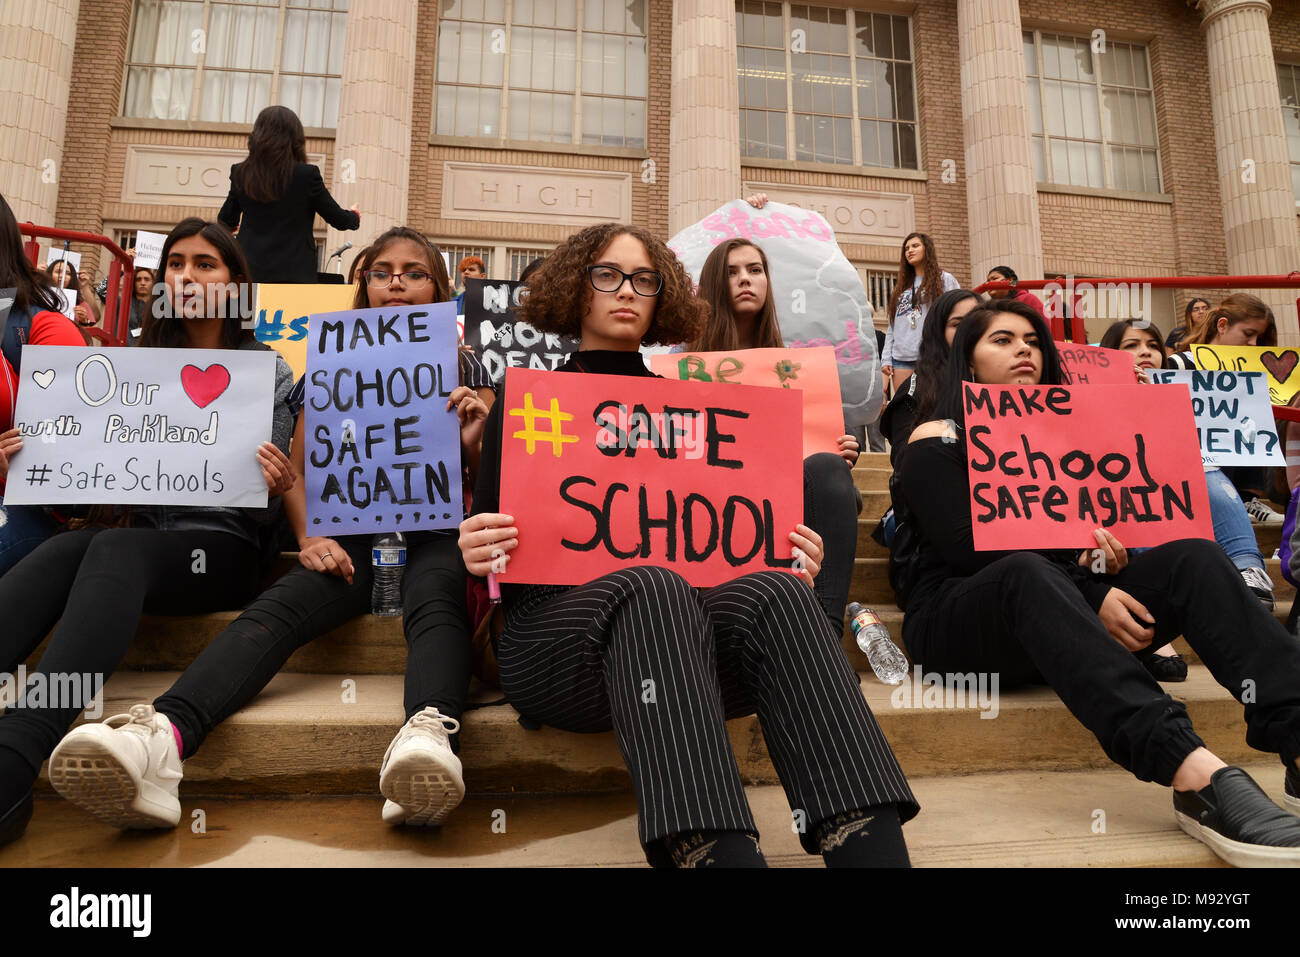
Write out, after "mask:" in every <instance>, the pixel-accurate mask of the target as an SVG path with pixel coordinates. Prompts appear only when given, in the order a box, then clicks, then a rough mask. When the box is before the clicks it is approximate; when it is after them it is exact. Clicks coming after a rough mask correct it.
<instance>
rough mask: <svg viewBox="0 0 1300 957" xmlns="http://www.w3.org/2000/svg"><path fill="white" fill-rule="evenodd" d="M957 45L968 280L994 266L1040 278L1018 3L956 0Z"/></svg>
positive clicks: (1035, 190) (1035, 188)
mask: <svg viewBox="0 0 1300 957" xmlns="http://www.w3.org/2000/svg"><path fill="white" fill-rule="evenodd" d="M957 46H958V57H959V59H960V62H961V100H962V116H963V124H962V132H963V137H964V141H965V146H966V169H965V182H966V208H967V215H968V218H969V221H970V258H971V282H972V283H974V284H975V285H979V284H980V283H981V282H983V281H984V277H985V276H986V275H988V271H989V269H991V268H992V267H993V266H996V265H999V264H1006V265H1008V266H1010V267H1011V268H1012V269H1014V270H1015V271H1016V274H1017V275H1018V276H1020V277H1021V278H1022V279H1041V278H1042V276H1043V236H1042V228H1041V227H1040V225H1039V220H1038V186H1037V180H1036V178H1035V176H1034V156H1033V144H1032V141H1031V139H1030V135H1029V105H1028V99H1027V96H1026V94H1025V62H1024V53H1023V43H1022V40H1021V27H1020V5H1019V4H1018V3H1017V2H1016V0H957ZM931 165H932V166H933V163H931ZM931 186H932V188H933V183H932V184H931Z"/></svg>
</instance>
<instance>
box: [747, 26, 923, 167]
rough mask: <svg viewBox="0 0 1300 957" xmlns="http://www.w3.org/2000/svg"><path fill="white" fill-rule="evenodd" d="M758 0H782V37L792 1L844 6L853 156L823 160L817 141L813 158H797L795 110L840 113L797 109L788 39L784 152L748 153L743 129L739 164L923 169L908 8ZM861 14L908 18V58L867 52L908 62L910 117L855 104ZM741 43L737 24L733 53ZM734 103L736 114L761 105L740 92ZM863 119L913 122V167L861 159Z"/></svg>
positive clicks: (787, 33) (788, 28)
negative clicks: (866, 111)
mask: <svg viewBox="0 0 1300 957" xmlns="http://www.w3.org/2000/svg"><path fill="white" fill-rule="evenodd" d="M735 2H736V4H737V5H738V6H740V5H743V0H735ZM760 2H764V3H778V2H779V3H780V6H781V35H782V36H783V37H786V38H789V37H790V36H791V31H792V30H793V29H794V28H793V26H792V14H791V7H792V6H800V7H809V8H815V9H820V10H843V11H844V14H845V22H844V30H845V36H846V37H847V39H848V53H847V57H848V61H849V94H850V110H851V115H850V116H849V129H850V137H851V140H852V145H853V158H852V161H851V162H848V163H841V162H838V161H835V160H831V161H826V160H821V159H817V154H816V148H815V147H814V148H813V158H812V159H807V160H801V159H797V158H796V155H795V154H796V153H797V149H798V147H797V144H796V136H797V133H796V124H795V115H796V113H798V114H799V115H801V116H802V115H807V116H812V117H814V118H815V117H819V116H827V117H831V118H835V117H838V116H839V114H836V113H818V112H816V111H815V110H796V109H795V105H794V51H793V50H791V44H790V43H788V42H787V43H783V44H782V48H783V50H784V53H785V110H784V113H785V142H786V149H785V154H786V155H785V156H784V157H769V156H756V155H755V156H751V155H748V154H746V153H745V151H744V144H745V137H744V135H743V132H742V133H741V135H740V136H739V137H738V139H739V141H740V149H741V152H740V162H741V165H742V166H743V165H749V164H751V163H760V164H766V163H788V164H795V165H796V166H797V167H798V168H803V167H805V166H807V165H810V164H815V165H817V166H818V167H821V168H823V169H836V170H845V169H855V168H857V169H866V170H873V171H874V170H881V171H887V172H888V173H903V174H916V173H924V170H925V157H924V155H923V152H922V146H921V112H920V109H919V108H918V104H917V82H916V32H915V25H914V24H913V22H912V21H913V17H912V14H911V13H900V12H898V11H896V10H872V9H858V8H857V7H853V6H839V5H830V6H826V5H823V4H818V3H816V2H815V0H809V2H799V3H792V0H760ZM736 12H737V16H739V14H740V13H741V12H742V11H739V10H738V11H736ZM859 14H862V15H865V16H868V17H870V16H873V15H880V16H887V17H890V18H891V19H892V18H893V17H899V18H901V19H903V20H904V21H906V23H907V43H908V52H909V59H907V60H900V59H898V58H896V57H888V58H881V57H875V56H873V57H871V58H870V59H871V60H873V61H878V62H883V63H904V62H905V63H907V65H908V67H909V68H910V69H911V71H912V83H911V87H912V119H911V120H902V119H899V118H897V117H893V118H890V117H877V116H862V115H861V114H860V112H859V110H858V90H859V88H858V60H859V55H858V52H857V49H856V47H855V43H856V40H857V17H858V15H859ZM737 23H738V24H739V21H737ZM830 26H831V28H835V27H837V26H838V24H836V25H830ZM740 47H741V43H740V35H739V30H738V31H737V35H736V49H737V53H739V50H740ZM747 48H748V47H747ZM753 49H764V50H766V49H771V48H770V47H754V48H753ZM829 55H831V56H841V55H844V54H837V53H833V54H829ZM737 59H739V57H738V58H737ZM737 79H738V81H740V80H743V79H744V77H743V76H742V75H741V74H740V70H739V63H738V64H737ZM738 92H739V91H738ZM737 104H738V109H737V112H738V114H741V113H743V112H744V111H745V110H759V108H757V107H752V106H751V107H746V106H745V104H744V102H743V98H741V97H739V96H738V98H737ZM759 111H760V112H763V113H774V112H777V111H775V110H769V109H766V108H762V109H761V110H759ZM864 120H866V121H871V122H877V123H888V124H889V125H890V126H891V127H892V128H894V129H899V128H901V127H902V126H911V127H912V137H913V139H914V141H915V147H914V148H915V153H916V166H915V167H907V166H901V165H900V166H876V165H874V164H870V163H864V162H863V156H862V123H863V121H864ZM740 121H741V116H740V115H738V116H737V123H740ZM900 135H901V134H900ZM900 146H901V141H900ZM769 152H770V150H769Z"/></svg>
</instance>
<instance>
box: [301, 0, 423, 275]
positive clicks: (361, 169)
mask: <svg viewBox="0 0 1300 957" xmlns="http://www.w3.org/2000/svg"><path fill="white" fill-rule="evenodd" d="M418 13H419V4H417V3H416V2H415V0H352V2H351V4H349V7H348V27H347V39H346V41H345V43H344V47H343V77H342V82H341V84H340V90H339V120H338V129H337V131H336V133H335V137H334V178H333V182H332V185H331V187H330V191H331V192H332V193H333V194H334V198H335V199H336V200H337V201H338V204H339V205H340V206H342V207H344V208H345V209H346V208H347V207H349V206H351V205H352V204H353V203H356V204H358V205H359V206H360V207H361V228H360V229H359V230H356V231H353V232H340V231H338V230H336V229H333V228H331V229H330V230H329V232H328V234H327V235H326V238H325V247H326V255H329V253H331V252H333V251H334V250H335V249H337V248H338V247H339V246H341V245H343V243H344V242H347V241H351V243H352V247H353V248H352V250H350V251H349V252H348V253H347V254H345V255H344V257H343V262H344V264H345V265H346V264H348V263H351V261H352V256H353V255H355V252H356V251H357V250H360V249H361V248H362V247H364V246H365V245H366V244H367V243H369V242H370V241H371V240H372V239H374V238H375V237H376V236H378V235H379V234H380V233H381V232H383V231H384V230H385V229H388V228H389V227H390V226H398V225H402V224H404V223H405V222H406V211H407V192H408V190H409V188H410V175H411V122H412V120H411V104H412V102H413V99H414V92H415V35H416V30H417V29H418V26H419V24H418V19H419V18H418V16H417V14H418ZM425 122H426V123H427V122H428V118H427V117H425Z"/></svg>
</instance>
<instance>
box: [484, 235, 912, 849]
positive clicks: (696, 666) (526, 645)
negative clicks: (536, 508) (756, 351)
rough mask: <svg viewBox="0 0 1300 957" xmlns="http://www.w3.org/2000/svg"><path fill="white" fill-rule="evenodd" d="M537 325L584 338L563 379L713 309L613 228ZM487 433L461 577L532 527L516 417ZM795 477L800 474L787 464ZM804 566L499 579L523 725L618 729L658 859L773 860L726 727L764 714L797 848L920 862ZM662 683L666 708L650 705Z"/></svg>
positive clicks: (637, 368) (556, 292)
mask: <svg viewBox="0 0 1300 957" xmlns="http://www.w3.org/2000/svg"><path fill="white" fill-rule="evenodd" d="M529 288H530V289H531V290H532V291H531V292H530V294H529V296H528V298H527V300H525V304H524V306H523V319H524V321H526V322H528V323H529V324H531V325H532V326H533V327H535V328H536V329H538V330H540V331H542V332H550V333H557V334H560V335H568V336H574V337H577V338H578V339H579V343H580V344H579V347H578V351H577V352H575V353H574V354H573V355H572V356H571V357H570V358H569V361H568V362H566V363H565V364H564V365H563V366H561V367H560V370H559V371H561V372H564V373H568V374H573V375H582V374H584V373H589V374H604V375H628V376H650V375H651V373H650V372H649V371H648V370H647V369H646V367H645V363H644V362H643V361H642V359H641V355H640V353H639V352H638V349H639V348H640V346H641V345H642V344H647V345H650V344H656V343H675V342H689V341H692V340H693V339H694V338H695V336H696V334H697V333H698V332H699V331H700V327H701V325H702V324H703V321H704V318H705V317H704V313H705V310H706V308H707V307H706V306H705V305H704V304H703V303H702V302H701V301H700V300H698V299H696V298H695V297H694V295H693V294H692V290H691V283H690V280H689V278H688V277H687V275H686V272H685V270H684V269H683V268H682V266H681V264H680V263H679V262H678V261H677V260H676V258H675V257H674V256H673V254H672V253H671V252H670V251H669V250H668V248H667V247H666V246H665V245H664V244H663V243H662V242H661V241H660V240H658V239H656V238H655V237H654V236H652V235H651V234H650V233H648V232H646V231H645V230H643V229H639V228H637V227H634V226H626V225H621V224H618V223H606V224H603V225H599V226H591V227H588V228H587V229H584V230H582V231H581V232H579V233H577V234H575V235H574V236H572V237H570V238H569V239H568V240H567V241H566V242H565V243H563V244H562V245H561V246H560V247H559V248H558V249H557V250H556V251H555V252H554V253H552V254H551V255H550V256H548V257H547V258H546V260H545V261H544V262H543V263H542V265H541V267H540V268H539V269H538V271H537V272H536V273H535V274H534V275H533V276H532V277H531V279H530V281H529ZM500 406H501V403H498V404H497V406H495V407H494V408H493V410H492V412H491V414H490V415H489V417H488V423H487V426H486V428H485V431H484V440H483V457H482V464H481V466H480V469H479V481H478V487H477V489H476V490H475V494H474V508H473V514H472V515H471V516H470V518H468V519H467V520H466V521H465V522H464V523H462V524H461V528H460V531H461V535H460V547H461V554H462V557H463V559H464V562H465V567H466V568H468V569H469V571H470V573H471V574H473V575H478V576H484V575H486V574H487V573H488V572H489V571H491V570H492V568H493V563H494V561H500V562H505V563H508V562H509V560H510V552H511V551H513V550H514V549H515V548H516V547H517V546H518V544H519V535H520V528H519V525H520V524H522V525H523V526H524V527H525V534H526V525H527V516H526V515H525V516H520V518H521V519H522V522H520V523H519V524H517V523H516V520H515V516H512V515H505V514H501V513H500V512H498V511H497V509H498V507H499V502H500V492H501V480H502V476H501V441H502V413H501V410H500ZM789 465H790V467H791V468H796V467H797V466H798V463H796V462H791V463H789ZM790 541H791V543H792V544H793V545H794V551H795V554H796V555H797V556H800V557H801V558H802V563H801V564H802V565H803V568H802V570H801V572H800V574H799V575H798V576H796V575H792V574H790V573H788V572H783V571H769V572H760V573H757V574H751V575H745V576H742V577H740V578H737V579H736V580H734V581H731V582H728V583H726V584H724V585H720V586H717V587H715V588H706V589H696V588H692V587H691V586H690V585H689V584H688V583H687V582H686V580H685V579H684V578H682V577H681V576H680V575H678V574H676V573H674V572H672V571H669V570H668V569H665V568H659V567H653V566H646V565H636V566H632V565H630V566H628V567H626V568H622V569H620V570H619V571H616V572H612V573H610V574H607V575H602V576H601V577H600V578H597V579H595V580H594V581H590V582H586V583H585V584H581V585H577V586H555V585H546V586H540V585H528V584H508V585H504V586H503V587H502V599H503V602H504V606H505V608H504V610H505V628H504V631H503V632H502V633H501V634H500V635H499V637H498V638H497V639H496V655H497V662H498V665H499V668H500V676H501V687H502V689H503V690H504V691H505V692H506V694H507V695H508V697H509V699H510V701H511V703H512V704H513V705H514V706H515V708H516V709H517V710H518V711H519V712H520V714H521V715H523V716H524V717H525V718H527V719H530V720H532V721H534V722H539V723H545V724H550V725H552V726H554V727H557V728H561V729H564V730H568V731H577V732H597V731H608V730H610V729H611V728H612V729H613V731H614V734H615V736H616V737H617V739H618V744H619V748H620V750H621V751H622V754H623V757H624V760H625V761H626V763H627V768H628V771H629V773H630V774H631V775H632V786H633V789H634V790H635V792H636V796H637V808H638V812H639V814H638V818H639V837H640V840H641V844H642V847H643V848H644V849H645V854H646V857H647V859H648V860H649V861H650V863H651V864H653V865H656V866H678V867H692V866H740V867H743V866H750V867H762V866H764V859H763V856H762V853H761V852H760V851H759V848H758V841H757V831H756V828H755V826H754V820H753V817H752V815H751V814H750V810H749V805H748V803H747V801H746V799H745V791H744V787H743V786H742V784H741V780H740V774H739V772H738V770H737V767H736V760H735V756H734V754H733V753H732V750H731V744H730V741H729V740H728V737H727V728H726V723H725V720H726V719H727V718H733V717H739V716H740V715H746V714H753V713H755V712H757V714H758V716H759V721H760V722H761V724H762V726H763V731H764V736H765V738H766V740H767V745H768V748H769V750H770V752H771V754H772V761H773V763H774V764H775V765H776V768H777V771H778V773H779V775H780V777H781V781H782V783H783V784H784V786H785V789H786V795H787V797H788V798H789V800H790V806H791V807H792V808H796V809H799V811H801V812H802V815H801V817H802V818H803V819H805V820H806V821H807V824H808V826H807V828H806V829H805V830H804V831H803V833H802V837H801V841H802V843H803V846H804V848H805V849H806V850H807V851H808V852H809V853H819V852H820V853H821V854H822V855H823V857H824V858H825V860H826V863H827V864H828V865H829V866H863V865H876V866H883V865H898V866H906V865H907V863H908V857H907V847H906V844H905V843H904V841H903V833H902V827H901V825H902V822H904V821H906V820H908V819H910V818H911V817H913V816H914V815H915V814H916V813H917V811H918V810H919V807H918V805H917V803H916V799H915V798H914V797H913V796H912V792H911V790H910V789H909V788H908V786H907V781H906V780H905V778H904V777H903V773H902V771H901V770H900V769H899V767H898V764H897V762H896V761H895V760H894V756H893V754H892V752H891V751H890V750H889V746H888V745H887V744H886V743H885V740H884V736H883V735H882V734H881V732H880V728H879V726H878V725H877V724H876V721H875V718H874V717H873V716H872V714H871V711H870V709H869V708H868V707H867V705H866V702H865V701H864V700H863V697H862V692H861V691H860V690H859V689H858V679H857V675H856V674H855V673H854V672H853V669H852V668H851V667H850V666H849V663H848V661H847V659H846V658H845V657H844V652H843V651H842V650H841V649H840V646H839V642H838V641H837V640H836V639H835V638H834V637H833V636H832V635H831V634H830V633H829V632H828V631H827V629H826V626H825V620H824V618H823V616H822V610H821V607H820V605H819V604H818V601H817V599H816V597H815V595H814V594H813V590H812V587H811V586H812V584H813V581H814V580H815V578H816V575H817V572H818V569H819V564H820V561H821V554H822V545H821V539H820V538H819V537H818V535H817V534H816V533H815V532H813V531H812V530H811V529H810V528H808V527H806V526H804V525H797V526H795V530H794V531H793V532H792V533H791V534H790ZM647 680H650V681H653V682H654V688H655V695H656V703H655V704H653V705H646V704H644V703H643V702H642V694H643V688H644V687H645V685H644V682H646V681H647Z"/></svg>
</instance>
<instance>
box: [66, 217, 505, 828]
mask: <svg viewBox="0 0 1300 957" xmlns="http://www.w3.org/2000/svg"><path fill="white" fill-rule="evenodd" d="M360 269H361V271H362V273H363V275H364V277H365V282H364V283H363V284H362V285H360V286H358V287H357V294H356V299H355V300H354V302H353V304H352V305H353V308H356V309H366V308H370V307H372V306H402V305H420V304H423V303H434V302H446V301H447V300H449V299H450V298H451V287H450V284H449V283H448V281H447V273H446V269H445V267H444V265H443V261H442V256H441V255H440V254H439V253H438V251H437V250H436V249H435V248H434V246H433V245H432V244H431V243H430V242H429V241H428V240H427V239H425V238H424V236H423V235H421V234H420V233H418V232H415V231H414V230H411V229H407V228H405V227H401V226H399V227H396V228H394V229H390V230H389V231H388V232H386V233H384V234H383V235H382V236H380V237H379V238H378V239H377V240H375V242H374V244H373V245H371V246H370V247H369V248H367V250H366V251H365V253H364V254H363V258H362V261H361V264H360ZM412 361H414V359H412ZM459 366H460V370H459V371H460V382H461V384H460V387H459V388H457V389H455V390H454V391H453V392H452V393H451V396H450V397H449V399H448V401H447V410H448V411H449V412H450V411H451V410H452V409H453V408H454V409H455V410H456V414H457V416H459V418H460V440H461V455H462V458H463V461H464V465H465V468H466V470H467V478H468V481H469V482H470V483H471V484H472V483H473V480H474V476H475V474H476V470H477V467H478V453H479V443H480V439H481V436H482V433H483V423H484V421H485V420H486V418H487V414H488V406H489V405H490V404H491V403H492V401H493V399H494V397H495V393H494V392H493V391H492V383H491V378H490V377H489V376H488V374H487V370H486V369H484V368H483V365H482V364H481V363H480V362H479V361H478V359H476V358H475V357H474V356H473V354H472V353H470V352H468V351H467V350H464V349H462V350H461V351H460V355H459ZM289 402H290V405H291V407H292V411H293V414H294V415H295V416H297V425H296V427H295V429H294V433H293V446H292V462H293V471H294V474H295V476H296V478H297V481H295V482H294V484H293V487H292V488H291V489H290V491H289V492H288V493H286V494H285V497H284V498H285V508H286V511H287V512H288V515H289V520H290V523H291V524H292V526H293V530H294V534H295V535H296V536H297V538H298V545H299V552H298V560H299V562H300V563H301V567H299V568H295V569H294V570H293V571H291V572H289V573H288V574H287V575H285V576H284V577H283V578H281V579H280V580H279V581H278V582H276V583H275V584H274V585H272V586H271V587H270V588H269V589H268V590H267V591H266V592H264V593H263V594H262V596H261V597H260V598H258V599H257V600H256V601H254V602H253V603H252V604H251V605H249V606H248V608H247V609H246V610H245V611H244V613H243V614H242V615H240V616H239V618H238V619H237V620H236V621H234V622H233V623H232V624H231V625H230V626H229V627H228V628H226V630H225V631H223V632H222V633H221V634H220V635H218V636H217V637H216V638H215V639H213V641H212V643H211V644H209V645H208V646H207V648H205V649H204V650H203V652H202V654H200V655H199V656H198V657H197V658H196V659H194V662H193V663H192V664H191V665H190V666H189V668H187V669H186V670H185V673H184V674H182V675H181V677H180V678H179V679H178V680H177V681H176V683H175V684H174V685H172V687H171V689H170V690H169V691H167V692H166V693H165V694H163V695H162V696H161V697H160V698H158V699H157V700H156V701H154V703H153V705H152V706H150V705H147V704H138V705H135V706H134V707H133V708H131V711H130V714H129V715H122V716H119V717H118V718H110V719H109V720H108V721H107V722H105V723H103V724H90V725H83V726H82V727H80V728H77V729H75V730H74V731H73V732H72V733H71V734H69V735H67V736H66V737H65V738H64V739H63V742H62V743H61V744H60V745H59V748H58V750H57V751H55V754H54V757H53V758H52V759H51V768H52V774H53V780H54V781H55V786H56V789H57V790H58V791H59V793H60V794H62V795H63V796H64V797H66V798H68V799H69V800H71V801H73V802H74V803H76V804H79V805H81V806H82V807H84V808H86V810H88V811H91V812H92V813H94V814H96V815H97V816H99V817H101V818H103V819H104V820H105V821H107V822H108V823H110V824H113V825H115V826H117V827H131V828H156V827H174V826H175V825H176V822H177V821H178V820H179V819H180V802H179V801H178V800H177V785H178V784H179V783H180V779H181V769H180V762H181V759H182V758H184V759H188V758H189V757H190V756H191V755H193V754H194V752H195V751H197V750H198V747H199V745H200V744H202V742H203V740H204V738H205V737H206V736H207V735H208V733H209V732H211V731H212V729H213V728H215V727H216V726H217V725H218V724H220V723H221V722H222V721H224V720H225V719H226V718H228V717H229V716H230V715H232V714H234V713H235V712H236V711H238V710H239V709H240V708H242V707H243V706H244V705H245V704H247V703H248V702H249V701H251V700H252V699H253V698H254V697H256V696H257V694H258V692H260V691H261V690H262V689H263V688H265V687H266V685H267V684H268V683H269V682H270V680H271V679H272V678H274V677H275V675H276V674H277V673H278V672H279V670H280V669H281V668H282V667H283V666H284V663H285V662H286V661H287V660H288V659H289V656H290V655H291V654H293V652H294V651H296V650H297V649H298V648H300V647H302V646H303V645H305V644H307V642H309V641H312V640H314V639H315V638H318V637H319V636H321V635H323V634H325V633H326V632H329V631H331V630H333V629H335V628H338V627H340V626H341V625H343V624H345V623H347V622H348V621H351V620H352V619H353V618H356V617H357V616H359V615H364V614H366V613H367V612H368V611H369V610H370V597H371V595H370V592H371V581H372V579H371V565H370V542H371V536H369V535H345V536H340V537H338V538H337V539H335V538H323V537H318V536H314V535H312V534H310V533H309V532H308V530H307V505H306V492H305V487H306V481H305V479H304V472H305V464H304V454H303V447H304V426H303V416H302V415H300V414H299V412H300V411H301V409H302V406H303V404H304V386H303V382H302V380H299V382H298V385H297V386H295V388H294V390H293V393H292V394H291V395H290V398H289ZM402 608H403V615H402V626H403V629H404V631H405V633H406V645H407V658H406V687H405V695H404V698H405V700H404V704H405V708H406V717H407V722H406V725H405V726H404V727H403V728H402V730H401V731H400V732H399V733H398V735H397V737H396V738H394V739H393V742H392V744H390V745H389V748H388V753H387V754H386V755H385V756H384V761H383V766H382V768H381V769H380V779H379V790H380V792H381V793H382V794H383V795H384V797H385V798H387V799H388V800H387V801H386V802H385V804H384V809H383V819H384V820H385V821H386V822H388V823H390V824H425V825H436V824H441V823H442V821H443V820H444V819H445V818H446V817H447V815H448V814H450V813H451V812H452V810H454V809H455V807H456V805H458V804H459V803H460V801H461V799H462V798H463V797H464V794H465V784H464V781H463V778H462V776H461V763H460V759H459V758H458V757H457V756H456V753H455V752H456V750H457V737H456V735H457V732H458V731H459V730H460V721H459V719H460V715H461V710H462V709H463V707H464V705H465V698H466V696H467V695H468V692H469V678H470V638H469V636H470V632H469V622H468V616H467V614H466V610H465V569H464V568H463V567H462V565H461V561H460V555H459V554H458V552H457V548H456V537H455V536H454V535H453V534H451V533H449V532H408V533H407V563H406V573H405V575H404V580H403V582H402ZM133 737H135V738H138V739H139V742H142V743H143V745H144V746H143V747H141V746H140V743H137V742H136V741H133V740H132V738H133ZM87 758H92V759H102V760H87Z"/></svg>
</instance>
